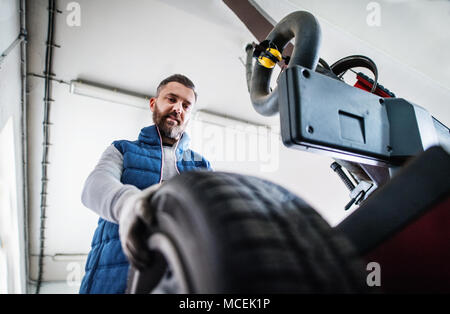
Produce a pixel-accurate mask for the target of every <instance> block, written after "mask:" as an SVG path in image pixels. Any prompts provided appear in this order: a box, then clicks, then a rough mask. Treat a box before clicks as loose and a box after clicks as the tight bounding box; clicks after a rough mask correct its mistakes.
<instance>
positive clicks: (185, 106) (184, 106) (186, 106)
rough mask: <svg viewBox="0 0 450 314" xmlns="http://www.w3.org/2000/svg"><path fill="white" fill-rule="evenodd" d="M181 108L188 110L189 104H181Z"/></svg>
mask: <svg viewBox="0 0 450 314" xmlns="http://www.w3.org/2000/svg"><path fill="white" fill-rule="evenodd" d="M183 108H184V109H185V110H189V108H191V106H189V105H188V104H183Z"/></svg>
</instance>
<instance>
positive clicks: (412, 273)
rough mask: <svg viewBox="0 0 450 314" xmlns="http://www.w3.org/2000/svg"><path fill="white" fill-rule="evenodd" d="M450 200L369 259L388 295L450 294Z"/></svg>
mask: <svg viewBox="0 0 450 314" xmlns="http://www.w3.org/2000/svg"><path fill="white" fill-rule="evenodd" d="M449 209H450V197H447V198H446V199H445V200H444V201H441V202H440V203H438V204H437V205H435V206H434V207H433V208H431V209H430V210H429V211H428V212H427V213H426V214H424V215H423V216H422V217H420V218H419V219H417V220H416V221H414V222H412V223H410V224H409V225H408V226H406V227H405V228H404V229H403V230H401V231H400V232H398V233H397V234H396V235H394V236H393V237H391V238H390V239H388V240H387V241H384V242H383V243H382V244H381V245H379V246H378V247H377V248H376V249H374V250H372V251H371V252H369V254H367V255H366V256H365V260H366V261H367V262H368V263H369V262H377V263H378V264H379V265H380V269H381V276H380V277H381V290H382V291H383V292H385V293H399V292H400V293H404V292H409V293H424V292H426V293H449V292H450V247H449V244H450V231H449V226H448V223H449V222H450V210H449Z"/></svg>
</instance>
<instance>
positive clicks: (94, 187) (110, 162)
mask: <svg viewBox="0 0 450 314" xmlns="http://www.w3.org/2000/svg"><path fill="white" fill-rule="evenodd" d="M122 169H123V157H122V154H121V153H120V152H119V151H118V150H117V149H116V148H115V147H114V146H113V145H111V146H110V147H108V148H107V149H106V150H105V152H104V153H103V155H102V157H101V158H100V161H99V162H98V164H97V166H96V167H95V169H94V170H93V171H92V172H91V174H90V175H89V177H88V178H87V179H86V182H85V184H84V188H83V193H82V196H81V200H82V202H83V204H84V205H85V206H86V207H88V208H89V209H91V210H93V211H94V212H96V213H97V214H98V215H99V216H100V217H102V218H103V219H106V220H108V221H110V222H113V223H118V222H119V217H120V211H121V209H122V207H123V205H124V203H125V202H126V201H127V200H129V199H130V198H133V197H135V196H137V195H138V194H139V193H140V190H139V189H138V188H136V187H135V186H133V185H128V184H122V183H121V181H120V177H121V175H122Z"/></svg>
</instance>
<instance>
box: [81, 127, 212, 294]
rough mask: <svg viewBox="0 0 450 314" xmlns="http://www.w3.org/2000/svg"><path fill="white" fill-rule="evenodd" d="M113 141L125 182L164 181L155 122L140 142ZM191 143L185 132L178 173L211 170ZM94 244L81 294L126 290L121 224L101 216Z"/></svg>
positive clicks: (142, 184)
mask: <svg viewBox="0 0 450 314" xmlns="http://www.w3.org/2000/svg"><path fill="white" fill-rule="evenodd" d="M113 144H114V146H115V147H116V148H117V149H118V150H119V151H120V152H121V153H122V155H123V172H122V178H121V181H122V183H123V184H132V185H134V186H136V187H137V188H139V189H141V190H143V189H145V188H147V187H149V186H151V185H153V184H156V183H159V182H160V181H161V175H162V173H161V169H162V162H163V158H162V140H161V134H160V133H159V129H158V128H157V127H156V126H155V125H151V126H149V127H146V128H143V129H142V130H141V132H140V134H139V139H138V140H137V141H134V142H131V141H125V140H122V141H115V142H113ZM188 144H189V137H188V135H187V134H186V133H184V134H183V135H182V137H181V139H180V140H179V142H178V145H177V147H176V149H175V155H176V160H177V162H176V167H177V170H178V172H184V171H190V170H197V169H201V168H206V169H211V168H210V163H209V162H208V161H207V160H206V159H204V158H203V157H202V156H201V155H199V154H197V153H195V152H194V151H192V150H190V149H189V148H188ZM91 246H92V248H91V251H90V253H89V255H88V259H87V261H86V268H85V269H86V274H85V276H84V278H83V281H82V283H81V287H80V293H124V292H125V289H126V284H127V274H128V268H129V263H128V260H127V258H126V257H125V255H124V253H123V251H122V247H121V244H120V239H119V225H118V224H115V223H112V222H109V221H106V220H104V219H102V218H100V219H99V221H98V226H97V229H96V230H95V234H94V238H93V239H92V244H91Z"/></svg>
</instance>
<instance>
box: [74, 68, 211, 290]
mask: <svg viewBox="0 0 450 314" xmlns="http://www.w3.org/2000/svg"><path fill="white" fill-rule="evenodd" d="M196 100H197V94H196V92H195V86H194V84H193V83H192V81H191V80H190V79H188V78H187V77H185V76H184V75H180V74H175V75H172V76H170V77H168V78H166V79H165V80H163V81H162V82H161V83H160V84H159V86H158V88H157V95H156V97H154V98H151V99H150V109H151V111H152V112H153V122H154V125H151V126H149V127H145V128H143V129H142V130H141V132H140V134H139V138H138V140H137V141H134V142H131V141H126V140H121V141H115V142H113V144H112V145H111V146H109V147H108V148H107V149H106V151H105V152H104V153H103V155H102V157H101V159H100V161H99V163H98V164H97V166H96V167H95V169H94V170H93V171H92V173H91V174H90V175H89V177H88V178H87V179H86V182H85V185H84V189H83V193H82V202H83V204H84V205H85V206H86V207H88V208H90V209H92V210H93V211H94V212H96V213H97V214H98V215H99V216H100V219H99V223H98V227H97V230H96V231H95V234H94V238H93V240H92V249H91V252H90V253H89V256H88V259H87V262H86V274H85V276H84V278H83V281H82V284H81V287H80V293H124V292H125V289H126V281H127V274H128V269H129V261H130V262H132V264H133V265H134V266H136V267H137V268H139V269H142V268H143V267H145V265H146V264H148V263H149V262H150V252H149V251H148V249H147V248H146V247H145V242H143V241H141V242H139V241H136V240H133V239H135V238H136V237H131V240H129V239H128V238H129V237H128V236H129V235H130V233H133V232H134V233H136V230H138V229H137V228H136V224H137V223H138V222H139V217H140V215H141V216H142V215H145V208H143V205H142V204H143V203H144V202H143V200H144V199H146V198H147V197H149V196H150V195H151V194H152V193H153V192H154V191H155V190H156V189H157V188H158V186H159V185H160V184H161V183H162V182H163V181H166V180H169V179H170V178H171V177H173V176H175V175H177V174H179V173H180V172H183V171H188V170H196V169H202V168H204V169H210V163H209V162H208V161H207V160H206V159H205V158H203V157H202V156H200V155H199V154H197V153H195V152H193V151H191V150H190V149H189V148H188V143H189V137H188V135H187V134H186V133H185V132H184V131H185V129H186V126H187V124H188V122H189V118H190V114H191V111H192V107H193V106H194V104H195V102H196ZM142 190H144V191H142ZM119 225H120V227H119ZM133 228H134V229H133Z"/></svg>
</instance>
